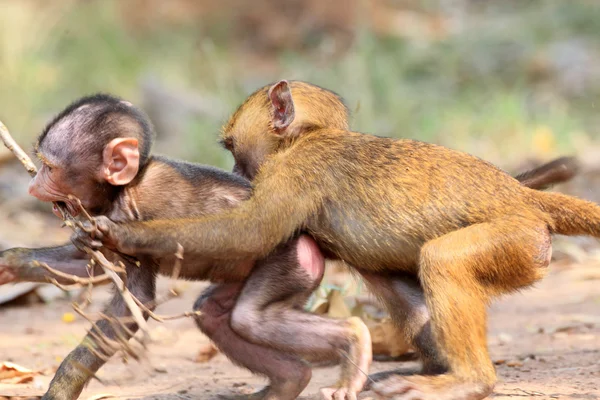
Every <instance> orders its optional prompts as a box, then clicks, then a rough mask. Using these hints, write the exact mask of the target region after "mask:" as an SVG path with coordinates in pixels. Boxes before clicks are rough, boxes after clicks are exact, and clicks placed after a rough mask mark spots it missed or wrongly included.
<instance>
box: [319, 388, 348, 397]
mask: <svg viewBox="0 0 600 400" xmlns="http://www.w3.org/2000/svg"><path fill="white" fill-rule="evenodd" d="M319 393H320V399H321V400H356V399H357V394H356V393H357V392H356V391H355V390H351V389H349V388H347V387H326V388H322V389H321V390H320V391H319Z"/></svg>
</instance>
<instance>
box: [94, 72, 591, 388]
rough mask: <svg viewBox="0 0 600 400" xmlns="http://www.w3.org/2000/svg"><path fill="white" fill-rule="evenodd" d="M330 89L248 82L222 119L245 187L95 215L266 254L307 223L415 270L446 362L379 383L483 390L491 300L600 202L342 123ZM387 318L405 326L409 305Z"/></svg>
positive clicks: (362, 267)
mask: <svg viewBox="0 0 600 400" xmlns="http://www.w3.org/2000/svg"><path fill="white" fill-rule="evenodd" d="M290 94H291V95H290ZM288 98H289V99H292V100H291V101H292V102H293V104H288V103H285V102H286V99H288ZM335 98H336V97H335V96H334V95H332V94H331V93H329V92H327V91H325V90H323V89H321V88H317V87H314V86H312V85H310V84H306V83H302V82H291V83H290V84H287V83H286V82H280V83H278V84H276V85H273V86H272V87H270V88H268V87H265V88H262V89H260V90H259V91H257V92H255V93H254V94H253V95H251V96H250V98H249V99H248V100H247V101H246V102H245V103H244V104H243V105H242V106H241V107H240V109H239V110H238V111H237V112H236V113H235V114H234V115H233V117H232V118H231V119H230V121H229V122H228V123H227V124H226V125H225V128H224V130H223V137H224V141H225V142H227V143H228V144H229V149H230V150H231V152H232V154H233V155H234V157H235V159H236V163H239V162H241V163H250V164H252V163H253V165H254V167H253V168H256V170H255V172H253V171H251V172H250V173H255V175H256V178H255V180H254V190H253V195H252V197H251V198H250V199H249V200H248V201H245V202H243V203H241V205H240V206H239V207H237V208H236V209H234V210H232V211H230V212H227V213H222V214H218V215H212V216H210V217H207V218H199V219H196V220H190V219H187V220H175V221H151V222H147V223H137V224H128V225H115V224H113V223H111V222H110V221H107V220H103V221H101V224H100V231H101V232H103V234H104V235H105V239H104V243H105V244H107V245H108V246H112V247H113V248H116V249H118V250H120V251H123V252H125V253H129V252H131V253H149V254H162V253H165V252H170V251H173V250H174V249H175V245H176V243H182V244H183V246H184V247H185V246H186V245H188V244H189V245H191V244H192V243H196V244H198V243H199V244H201V245H199V246H195V249H194V250H195V251H198V252H200V253H202V254H208V255H211V256H213V257H223V258H227V259H229V260H239V259H241V258H243V257H247V256H248V255H250V254H252V255H254V256H258V257H262V256H264V255H266V254H267V253H268V252H270V251H272V249H273V248H274V247H275V246H277V245H278V244H279V243H281V242H282V241H285V240H287V239H288V238H290V237H292V235H293V234H294V233H295V232H297V231H298V230H305V231H307V232H308V233H310V234H311V236H313V237H314V238H315V239H316V240H317V242H318V244H319V246H320V247H321V249H322V250H323V251H324V252H325V254H326V255H327V256H329V257H332V258H340V259H342V260H344V261H345V262H347V263H348V264H350V265H351V266H353V267H354V268H355V269H356V270H358V271H359V272H361V273H363V274H365V276H369V275H371V276H375V277H377V276H382V277H383V276H389V277H390V279H398V280H399V282H400V281H402V280H403V279H406V278H410V277H412V279H416V281H417V282H418V284H417V290H416V292H415V293H416V294H415V298H416V300H415V304H416V305H417V306H418V305H419V304H420V302H424V303H425V304H426V308H424V309H423V310H425V311H423V312H425V313H427V312H428V313H430V320H429V322H428V323H427V325H426V326H423V327H422V331H421V332H420V333H419V335H418V336H419V337H417V338H414V340H415V341H416V343H420V342H419V341H422V343H424V344H422V345H421V346H422V348H421V351H422V352H423V353H424V354H425V353H427V352H428V351H429V352H430V353H432V357H434V358H435V359H434V360H433V361H431V364H430V366H433V367H435V368H432V369H431V370H436V373H439V372H443V374H442V375H439V376H436V377H430V376H425V375H424V376H415V377H405V378H394V379H393V380H388V381H386V382H384V383H379V384H377V385H375V387H374V388H375V390H376V391H378V392H379V393H380V394H382V395H384V396H391V397H394V398H397V399H404V398H422V399H480V398H483V397H485V396H486V395H487V394H489V393H490V392H491V390H492V388H493V385H494V383H495V380H496V377H495V373H494V368H493V365H492V363H491V361H490V359H489V355H488V353H487V346H486V329H485V328H486V326H485V321H486V305H487V304H488V303H489V302H490V301H491V299H492V298H493V297H494V296H496V295H499V294H503V293H509V292H513V291H515V290H519V289H522V288H525V287H528V286H530V285H531V284H533V283H534V282H536V281H537V280H539V279H541V278H542V277H543V276H544V273H545V271H546V267H547V265H548V262H549V259H550V252H551V248H550V243H551V241H550V235H551V234H552V233H562V234H580V233H587V234H591V235H594V236H600V207H598V206H597V205H595V204H592V203H589V202H585V201H583V200H578V199H575V198H572V197H569V196H565V195H560V194H555V193H544V192H540V191H535V190H532V189H530V188H528V187H526V186H524V185H522V184H521V183H520V182H519V181H518V180H516V179H515V178H513V177H511V176H510V175H508V174H507V173H505V172H504V171H502V170H500V169H499V168H496V167H495V166H493V165H491V164H490V163H488V162H485V161H483V160H481V159H479V158H477V157H474V156H471V155H468V154H465V153H462V152H459V151H455V150H451V149H448V148H444V147H441V146H437V145H434V144H428V143H423V142H419V141H414V140H407V139H400V140H396V139H389V138H382V137H377V136H373V135H367V134H361V133H356V132H351V131H348V130H346V129H345V128H344V126H343V125H344V124H340V121H345V116H346V115H345V111H341V110H340V109H330V108H328V107H327V106H325V104H331V103H330V101H331V100H332V99H335ZM269 104H271V109H269ZM265 105H267V106H266V107H265ZM291 113H293V114H291ZM292 115H294V119H293V122H291V123H290V124H288V121H289V120H290V116H292ZM402 274H403V275H402ZM403 276H404V277H405V278H403ZM373 287H374V290H377V288H376V287H375V286H373ZM419 287H420V289H419ZM394 294H395V295H396V296H402V295H404V294H403V293H402V292H401V291H400V292H395V293H394ZM394 320H395V321H396V322H397V323H398V327H399V328H400V329H403V328H404V326H403V325H402V324H401V323H400V322H399V321H404V320H406V318H405V317H403V316H401V315H399V316H398V318H395V319H394ZM413 335H414V334H413ZM421 335H424V336H421ZM426 370H427V369H426Z"/></svg>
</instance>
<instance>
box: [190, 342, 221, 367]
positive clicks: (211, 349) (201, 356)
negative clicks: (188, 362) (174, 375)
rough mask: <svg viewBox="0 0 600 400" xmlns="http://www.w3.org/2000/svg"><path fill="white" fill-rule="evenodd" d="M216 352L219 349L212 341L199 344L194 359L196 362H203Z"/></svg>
mask: <svg viewBox="0 0 600 400" xmlns="http://www.w3.org/2000/svg"><path fill="white" fill-rule="evenodd" d="M217 354H219V349H217V348H216V347H215V346H214V345H213V344H212V343H205V344H203V345H201V346H200V349H199V351H198V355H196V359H195V360H194V361H195V362H197V363H205V362H208V361H210V360H211V359H212V358H213V357H214V356H216V355H217Z"/></svg>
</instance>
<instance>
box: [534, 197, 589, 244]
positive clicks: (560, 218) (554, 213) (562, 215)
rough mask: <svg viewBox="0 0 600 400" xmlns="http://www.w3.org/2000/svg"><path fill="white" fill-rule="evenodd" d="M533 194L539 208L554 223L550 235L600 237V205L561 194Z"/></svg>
mask: <svg viewBox="0 0 600 400" xmlns="http://www.w3.org/2000/svg"><path fill="white" fill-rule="evenodd" d="M534 193H536V194H535V197H536V200H537V202H538V206H539V208H540V209H541V210H542V211H544V212H546V213H548V214H549V215H550V217H551V218H552V221H553V222H554V227H553V229H552V230H553V232H552V233H558V234H561V235H568V236H577V235H588V236H595V237H600V205H598V204H596V203H593V202H591V201H587V200H582V199H578V198H576V197H573V196H568V195H566V194H562V193H554V192H537V191H536V192H534Z"/></svg>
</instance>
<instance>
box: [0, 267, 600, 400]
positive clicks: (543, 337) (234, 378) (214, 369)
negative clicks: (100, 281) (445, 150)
mask: <svg viewBox="0 0 600 400" xmlns="http://www.w3.org/2000/svg"><path fill="white" fill-rule="evenodd" d="M599 283H600V265H598V263H597V262H596V261H586V262H585V263H583V264H575V263H566V264H565V263H561V264H557V263H555V264H553V265H552V266H551V271H550V274H549V276H548V277H547V279H545V280H544V281H543V282H542V283H540V284H539V285H538V287H536V288H534V289H532V290H528V291H526V292H523V293H520V294H516V295H512V296H510V297H507V298H505V299H502V300H500V301H498V302H496V303H494V304H493V306H492V307H491V309H490V319H489V342H490V351H491V355H492V357H493V359H494V360H495V361H496V363H497V364H498V365H497V371H498V375H499V383H498V385H497V387H496V390H495V393H494V395H493V397H495V398H498V399H509V398H511V399H512V398H536V399H567V398H573V399H598V398H600V363H599V361H598V360H599V358H600V313H599V311H598V309H599V307H600V291H599V290H598V285H599ZM167 285H168V282H167V280H161V281H160V287H159V291H161V290H162V291H166V288H167ZM184 285H186V290H185V293H184V294H183V295H182V297H180V298H177V299H174V300H171V301H170V302H168V303H166V304H164V305H162V306H161V307H160V308H159V311H160V312H162V313H173V314H174V313H177V312H180V311H181V310H187V309H190V308H191V305H192V303H193V301H194V297H195V295H196V294H197V293H199V292H200V290H201V289H202V287H203V286H204V284H201V283H193V284H192V283H184ZM108 296H109V292H108V290H107V289H106V288H98V289H96V290H95V294H94V297H95V298H96V299H97V300H96V303H95V304H96V307H99V306H100V304H101V301H100V300H101V299H102V300H104V299H108ZM70 311H71V307H70V303H69V301H67V300H61V299H59V300H55V301H53V302H52V303H50V304H45V305H44V304H35V305H29V306H24V305H11V306H4V307H2V308H0V327H1V331H0V361H12V362H15V363H17V364H19V365H22V366H24V367H27V368H30V369H40V370H44V369H47V368H52V367H56V366H57V365H58V364H59V362H60V361H61V359H62V358H63V357H64V356H65V355H66V354H67V353H68V352H69V351H70V350H71V349H72V348H73V347H74V346H75V345H76V344H77V343H78V341H79V340H80V339H81V337H82V336H83V335H84V333H85V331H86V329H87V328H88V324H87V323H86V322H85V321H83V320H82V319H80V318H77V319H76V320H75V321H74V322H72V323H65V322H63V320H62V316H63V314H64V313H67V312H70ZM150 326H151V328H152V329H153V333H154V336H155V337H156V339H157V342H156V343H154V344H152V345H151V346H150V348H149V352H148V356H149V363H148V364H147V365H144V366H140V364H137V363H135V362H133V363H130V364H128V365H126V364H123V363H122V362H121V361H120V360H119V359H117V358H115V359H113V360H111V361H110V362H109V363H108V364H107V365H106V366H105V367H104V368H102V370H101V371H100V373H99V374H98V375H99V377H100V378H101V379H102V380H103V381H104V384H101V383H99V382H97V381H94V382H92V383H91V384H90V385H89V387H88V388H87V389H86V390H85V391H84V393H83V394H82V396H81V397H80V398H82V399H88V398H90V397H92V396H95V395H98V394H111V395H115V396H118V397H119V398H125V399H126V398H141V399H165V400H166V399H213V398H219V397H218V396H219V395H229V394H235V393H248V392H250V391H253V390H256V389H258V388H260V387H261V386H262V385H263V384H264V380H263V379H261V378H257V377H253V376H252V375H251V374H249V373H248V372H246V371H244V370H243V369H240V368H238V367H235V366H234V365H233V364H231V363H230V362H229V361H228V360H227V359H226V358H225V357H224V356H223V355H221V354H219V355H218V356H216V357H215V358H213V359H212V360H210V361H208V362H206V363H197V362H195V361H194V359H195V357H196V355H197V352H198V349H199V348H200V347H201V346H202V344H205V343H207V342H208V340H207V338H206V337H204V336H203V335H201V334H200V333H199V332H198V331H197V330H196V328H195V327H194V324H193V323H192V321H191V320H189V319H183V320H175V321H171V322H166V323H164V324H159V323H156V322H154V321H151V322H150ZM317 334H318V332H317ZM415 366H416V364H415V363H414V362H408V363H406V362H405V363H399V362H375V363H374V365H373V367H372V372H376V371H382V370H387V369H395V368H415ZM336 374H337V369H336V368H324V369H316V370H315V371H314V373H313V379H312V381H311V383H310V386H309V387H308V388H307V389H306V390H305V392H304V393H303V398H306V399H308V398H317V397H316V395H317V393H318V388H319V387H321V386H324V385H326V384H327V383H331V382H333V381H334V380H335V379H336ZM50 379H51V376H50V375H48V376H40V377H38V378H36V380H35V381H34V382H33V383H31V384H22V385H2V384H0V395H1V396H17V395H18V396H32V395H38V396H39V395H41V394H42V393H43V391H44V389H45V388H46V387H47V384H48V383H49V381H50ZM370 396H372V394H370V393H369V392H366V393H364V394H363V395H361V397H362V398H368V397H370Z"/></svg>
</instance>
